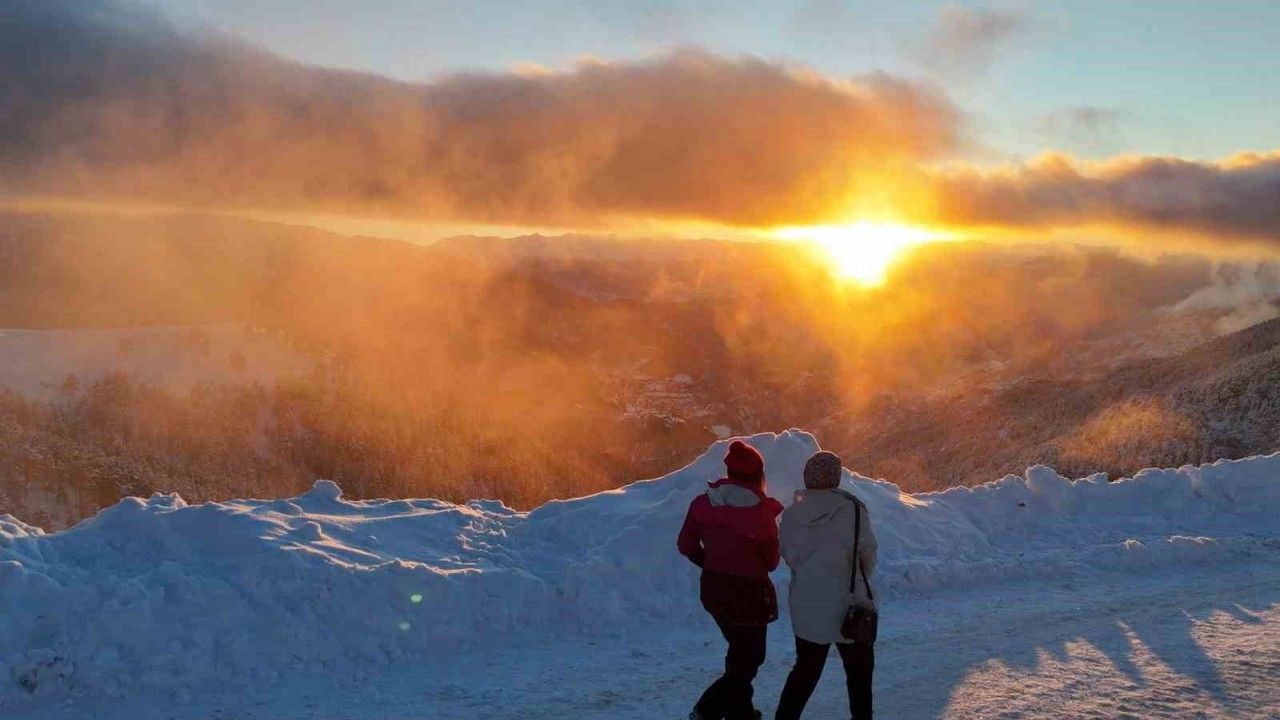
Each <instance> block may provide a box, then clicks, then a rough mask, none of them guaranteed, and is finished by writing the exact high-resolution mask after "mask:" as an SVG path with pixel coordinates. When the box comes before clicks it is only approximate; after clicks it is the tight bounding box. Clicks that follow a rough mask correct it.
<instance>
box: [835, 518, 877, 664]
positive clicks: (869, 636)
mask: <svg viewBox="0 0 1280 720" xmlns="http://www.w3.org/2000/svg"><path fill="white" fill-rule="evenodd" d="M861 537H862V502H861V501H860V500H857V499H855V500H854V501H853V574H852V575H850V576H849V609H847V610H845V613H844V622H843V623H841V624H840V634H841V635H842V636H843V637H844V638H845V639H846V640H852V641H853V642H856V643H874V642H875V641H876V631H877V630H878V629H879V625H880V618H879V616H878V615H877V613H876V611H875V608H867V607H862V606H860V605H854V604H853V595H854V593H855V592H856V591H857V588H858V570H859V569H860V568H861V567H862V558H861V557H860V556H859V555H858V541H859V540H860V539H861ZM862 582H863V583H865V584H866V586H867V600H869V601H873V600H874V598H873V597H872V595H871V583H870V582H869V581H868V580H867V575H866V573H863V574H862Z"/></svg>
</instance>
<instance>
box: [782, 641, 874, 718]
mask: <svg viewBox="0 0 1280 720" xmlns="http://www.w3.org/2000/svg"><path fill="white" fill-rule="evenodd" d="M830 649H831V646H830V645H823V644H820V643H813V642H809V641H808V640H801V639H800V638H796V664H795V667H793V668H791V674H790V675H788V676H787V684H786V685H785V686H784V687H783V688H782V699H780V700H779V701H778V713H777V715H775V716H774V717H775V718H776V720H798V719H799V717H800V713H802V712H804V706H805V703H807V702H809V696H810V695H812V694H813V689H814V688H815V687H817V686H818V678H820V677H822V668H823V666H825V665H826V664H827V651H828V650H830ZM836 649H837V650H839V651H840V661H841V663H842V664H843V665H844V680H845V685H846V687H847V688H848V689H849V715H850V716H851V717H852V718H853V720H871V674H872V673H873V672H874V671H875V668H876V646H875V645H874V644H872V643H837V644H836Z"/></svg>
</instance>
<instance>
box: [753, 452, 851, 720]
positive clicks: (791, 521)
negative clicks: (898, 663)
mask: <svg viewBox="0 0 1280 720" xmlns="http://www.w3.org/2000/svg"><path fill="white" fill-rule="evenodd" d="M840 475H841V462H840V457H839V456H838V455H835V454H834V453H829V452H825V451H824V452H819V453H815V454H814V455H813V456H812V457H810V458H809V461H808V462H806V463H805V466H804V487H805V489H804V490H802V491H799V492H797V493H796V496H795V500H794V501H793V502H792V503H791V506H790V507H788V508H787V509H786V510H785V511H784V512H783V513H782V521H781V527H780V528H779V539H780V543H781V549H782V557H783V559H784V560H786V563H787V565H788V566H789V567H790V568H791V589H790V593H789V594H788V600H789V601H790V605H791V627H792V630H793V631H794V632H795V636H796V662H795V666H794V667H793V668H792V670H791V674H790V675H788V676H787V683H786V685H785V687H784V688H783V690H782V698H781V699H780V700H779V702H778V710H777V714H776V715H775V718H776V719H777V720H796V719H797V718H799V717H800V714H801V712H803V711H804V706H805V704H806V703H807V702H808V701H809V696H810V695H812V694H813V689H814V688H815V687H817V685H818V678H819V677H821V675H822V668H823V666H824V665H826V662H827V654H828V652H829V651H830V649H831V644H832V643H834V644H835V645H836V649H837V650H838V651H839V653H840V660H841V662H842V664H843V665H844V673H845V681H846V686H847V688H848V691H849V713H850V715H851V716H852V718H853V720H870V718H871V705H872V703H871V675H872V673H873V672H874V670H875V644H874V642H851V641H850V640H848V639H846V638H844V637H843V636H842V634H841V632H840V629H841V625H842V623H843V622H844V618H845V614H846V612H847V611H848V609H849V607H850V606H851V605H854V606H861V607H867V608H872V609H874V608H875V599H874V598H875V593H874V591H873V589H872V585H871V575H872V574H873V573H874V572H875V567H876V536H875V533H874V532H873V531H872V529H871V517H870V515H869V514H868V513H867V509H866V506H865V505H863V504H862V503H861V502H858V501H857V500H855V498H854V496H853V495H852V494H850V493H848V492H846V491H844V490H841V489H839V485H840ZM857 512H860V513H861V515H862V517H861V518H858V523H857V524H858V526H859V533H860V536H859V538H858V543H857V544H858V561H859V563H860V568H859V577H858V581H857V585H856V590H855V591H854V592H853V593H852V594H850V592H849V580H850V576H851V574H852V573H853V563H854V557H853V554H854V526H855V522H854V521H855V515H854V513H857Z"/></svg>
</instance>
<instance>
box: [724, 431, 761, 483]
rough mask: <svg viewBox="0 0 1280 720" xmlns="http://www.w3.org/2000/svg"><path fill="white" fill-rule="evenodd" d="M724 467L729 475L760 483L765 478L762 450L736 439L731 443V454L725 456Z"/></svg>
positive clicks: (737, 478)
mask: <svg viewBox="0 0 1280 720" xmlns="http://www.w3.org/2000/svg"><path fill="white" fill-rule="evenodd" d="M724 467H725V469H726V470H727V471H728V474H729V477H731V478H733V479H735V480H745V481H749V482H754V483H759V482H760V481H762V480H764V458H763V457H761V456H760V451H758V450H756V449H755V448H753V447H751V446H750V445H748V444H746V443H744V442H742V441H741V440H734V441H733V442H732V443H730V444H729V454H728V455H725V456H724Z"/></svg>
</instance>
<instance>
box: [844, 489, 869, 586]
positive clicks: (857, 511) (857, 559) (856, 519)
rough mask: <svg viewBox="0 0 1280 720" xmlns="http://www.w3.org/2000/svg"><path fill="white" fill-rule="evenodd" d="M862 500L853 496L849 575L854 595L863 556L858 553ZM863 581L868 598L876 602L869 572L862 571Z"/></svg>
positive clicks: (860, 534)
mask: <svg viewBox="0 0 1280 720" xmlns="http://www.w3.org/2000/svg"><path fill="white" fill-rule="evenodd" d="M862 508H863V505H862V501H861V500H859V499H858V498H856V497H855V498H853V574H852V575H850V576H849V594H850V595H852V594H854V593H856V592H857V591H858V570H859V569H860V568H861V567H862V556H861V555H859V554H858V541H859V540H861V539H862ZM862 582H863V584H864V585H866V586H867V599H868V600H870V601H872V602H875V596H873V595H872V594H871V582H870V581H869V580H867V574H866V573H862Z"/></svg>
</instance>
